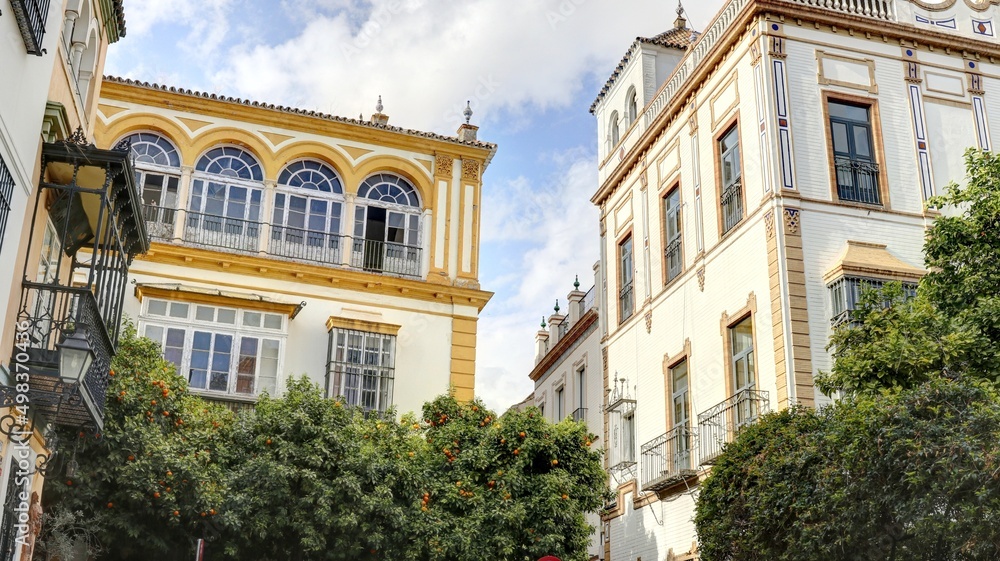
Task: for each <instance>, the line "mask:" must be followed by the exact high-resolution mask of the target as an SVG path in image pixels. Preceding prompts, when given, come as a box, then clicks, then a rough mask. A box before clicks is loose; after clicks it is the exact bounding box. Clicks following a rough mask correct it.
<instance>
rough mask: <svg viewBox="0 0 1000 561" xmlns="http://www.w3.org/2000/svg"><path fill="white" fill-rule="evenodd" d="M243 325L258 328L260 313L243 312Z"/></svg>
mask: <svg viewBox="0 0 1000 561" xmlns="http://www.w3.org/2000/svg"><path fill="white" fill-rule="evenodd" d="M243 325H245V326H247V327H260V312H243Z"/></svg>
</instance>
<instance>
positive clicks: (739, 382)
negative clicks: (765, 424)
mask: <svg viewBox="0 0 1000 561" xmlns="http://www.w3.org/2000/svg"><path fill="white" fill-rule="evenodd" d="M729 344H730V349H731V352H732V357H731V359H730V360H731V363H730V367H731V368H732V376H733V380H732V382H733V394H734V395H739V394H740V393H741V392H744V391H752V390H753V389H754V388H755V387H756V385H757V380H756V370H755V367H754V353H753V317H747V318H746V319H744V320H743V321H741V322H739V323H737V324H736V325H733V326H732V327H730V328H729ZM756 419H757V406H756V401H755V400H753V399H738V400H737V404H736V427H737V428H740V427H742V426H744V425H746V424H749V423H752V422H753V421H754V420H756Z"/></svg>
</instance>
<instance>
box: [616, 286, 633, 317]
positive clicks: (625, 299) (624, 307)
mask: <svg viewBox="0 0 1000 561" xmlns="http://www.w3.org/2000/svg"><path fill="white" fill-rule="evenodd" d="M633 285H634V283H633V282H632V281H629V282H628V284H626V285H625V286H623V287H621V290H619V291H618V323H623V322H624V321H625V320H627V319H628V318H630V317H632V314H633V313H635V295H634V293H633V291H632V286H633Z"/></svg>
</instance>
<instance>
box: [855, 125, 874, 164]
mask: <svg viewBox="0 0 1000 561" xmlns="http://www.w3.org/2000/svg"><path fill="white" fill-rule="evenodd" d="M854 152H855V154H856V155H858V156H861V157H864V158H868V159H871V157H872V148H871V146H870V145H869V143H868V127H863V126H858V125H854Z"/></svg>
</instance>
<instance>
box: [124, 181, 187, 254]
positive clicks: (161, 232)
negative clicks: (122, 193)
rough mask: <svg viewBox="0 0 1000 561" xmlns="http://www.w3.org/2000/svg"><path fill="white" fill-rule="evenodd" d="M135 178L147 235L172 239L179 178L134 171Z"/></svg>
mask: <svg viewBox="0 0 1000 561" xmlns="http://www.w3.org/2000/svg"><path fill="white" fill-rule="evenodd" d="M135 177H136V184H137V185H138V186H139V190H140V192H141V193H142V214H143V218H144V219H145V220H146V227H147V229H148V230H149V235H150V236H153V237H158V238H171V237H173V235H174V216H175V214H176V212H177V193H178V184H179V181H180V178H178V177H176V176H172V175H164V174H162V173H151V172H145V171H136V172H135Z"/></svg>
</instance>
